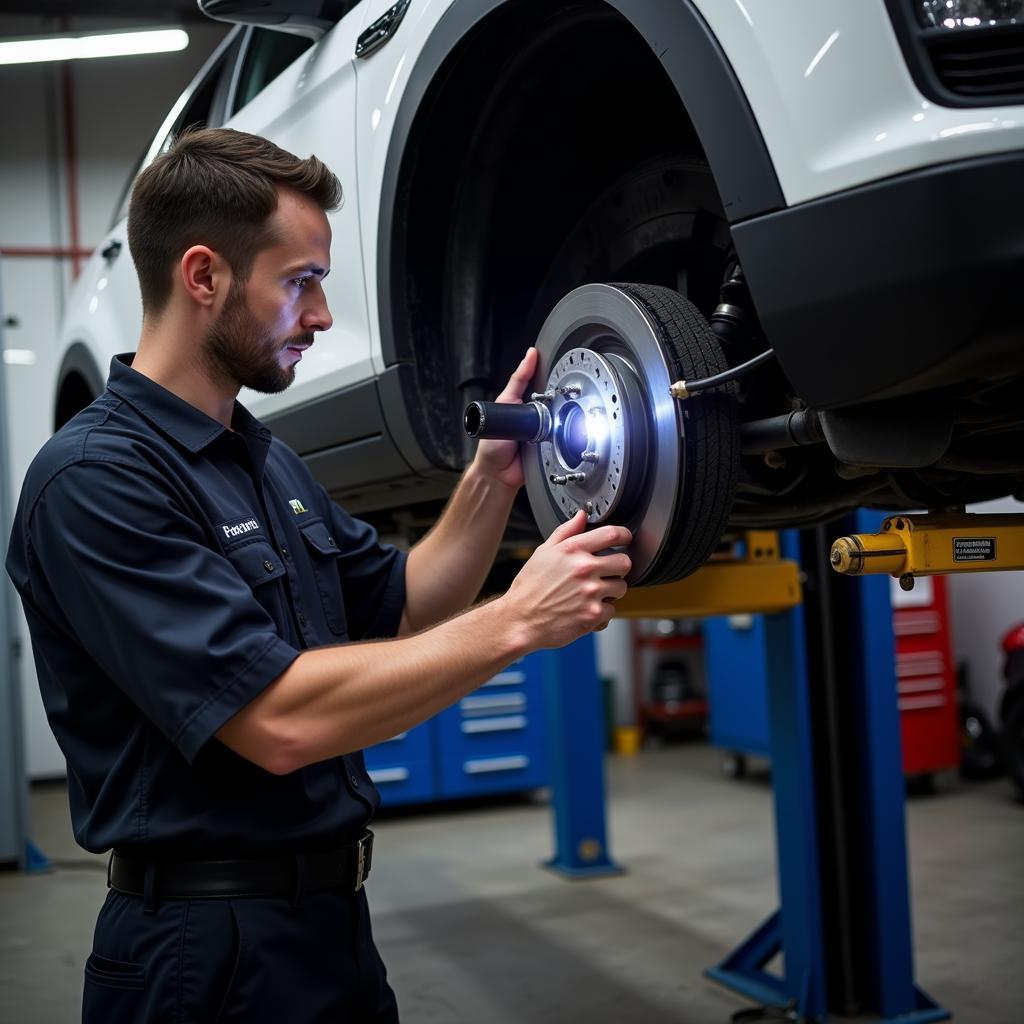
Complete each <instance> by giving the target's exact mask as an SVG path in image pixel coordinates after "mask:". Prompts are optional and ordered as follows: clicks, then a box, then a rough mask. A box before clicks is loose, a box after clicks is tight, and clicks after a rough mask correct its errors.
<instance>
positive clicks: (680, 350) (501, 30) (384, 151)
mask: <svg viewBox="0 0 1024 1024" xmlns="http://www.w3.org/2000/svg"><path fill="white" fill-rule="evenodd" d="M200 6H201V7H202V8H203V9H204V10H205V11H206V12H207V13H208V14H210V15H211V16H214V17H219V18H222V19H224V20H228V21H234V22H237V23H238V24H239V27H238V28H237V29H236V30H234V31H233V32H232V33H231V34H230V35H229V36H228V37H227V39H226V40H225V41H224V43H223V45H222V46H221V47H220V48H219V50H218V51H217V52H216V53H215V54H214V55H213V57H212V58H211V59H210V61H209V62H208V64H207V65H206V66H205V67H204V68H203V69H202V71H201V72H200V74H199V75H198V76H197V78H196V80H195V81H194V82H193V83H192V85H191V86H190V87H189V88H188V90H186V92H185V94H184V95H183V96H182V98H181V99H180V100H179V102H178V103H177V104H176V105H175V107H174V109H173V110H172V111H171V113H170V114H169V115H168V118H167V120H166V122H165V123H164V125H163V126H162V127H161V129H160V131H159V132H158V133H157V135H156V137H155V139H154V141H153V144H152V146H151V147H150V149H149V152H148V155H147V159H151V158H152V157H153V156H154V155H155V154H156V153H158V152H159V151H160V150H161V148H162V147H163V146H164V145H165V144H166V143H167V140H168V138H169V137H170V136H171V135H172V134H173V133H174V132H175V131H176V130H178V129H180V128H182V127H184V126H186V125H191V124H195V123H206V124H209V125H220V124H226V125H229V126H231V127H237V128H239V129H244V130H246V131H251V132H256V133H259V134H262V135H266V136H268V137H269V138H271V139H273V140H274V141H275V142H277V143H279V144H280V145H282V146H283V147H285V148H286V149H289V150H291V151H293V152H295V153H297V154H299V155H306V154H308V153H310V152H315V153H316V154H317V155H318V156H319V157H320V158H321V159H323V160H324V161H325V162H326V163H327V164H328V165H329V166H330V167H331V168H332V169H333V170H334V171H335V172H336V173H337V174H338V176H339V177H340V178H341V180H342V183H343V186H344V187H345V189H346V194H347V199H346V202H345V204H344V206H343V207H342V209H341V210H340V211H338V212H337V213H336V214H334V215H332V226H333V229H334V246H333V268H334V272H333V273H332V274H331V276H330V278H329V279H328V281H327V282H326V285H325V287H326V291H327V294H328V299H329V301H330V305H331V309H332V312H333V314H334V329H333V331H332V332H331V334H329V335H328V336H327V337H326V338H325V339H324V340H323V341H322V342H321V343H320V344H318V345H316V346H315V347H314V348H313V349H312V350H311V351H310V352H309V353H308V354H307V357H306V358H305V359H304V360H303V363H302V367H301V369H300V371H299V376H298V379H297V381H296V383H295V384H294V385H293V386H292V387H291V388H290V389H289V390H288V391H286V392H283V393H282V394H279V395H274V396H255V395H247V396H244V398H245V400H246V402H247V404H248V405H249V406H250V407H251V408H252V409H253V411H254V412H255V413H256V414H257V415H259V416H260V417H261V418H262V419H263V420H264V421H265V422H267V423H268V425H269V426H270V427H271V428H272V429H273V430H274V431H275V433H277V434H278V435H279V436H280V437H282V438H283V439H284V440H285V441H287V442H288V443H289V444H290V445H291V446H292V447H293V448H295V449H296V450H297V451H298V452H299V453H300V454H302V455H303V456H304V457H305V458H306V459H307V460H308V463H309V465H310V467H311V468H312V470H313V471H314V473H315V474H316V475H317V476H318V477H319V478H320V479H321V480H322V481H323V483H324V484H325V485H326V486H327V488H328V489H329V490H330V491H331V493H332V494H333V495H334V496H336V497H337V498H338V499H339V500H341V501H342V502H343V503H344V504H345V505H346V507H348V508H349V509H350V510H352V511H354V512H357V513H359V514H361V515H363V516H364V517H366V518H369V519H372V520H375V521H376V522H377V523H378V524H379V525H381V526H382V527H383V528H384V529H385V530H386V531H387V532H388V533H395V532H399V533H405V534H406V535H408V536H410V537H414V536H415V535H416V534H417V532H418V531H421V530H423V529H425V528H426V527H428V526H429V525H430V524H431V523H432V522H433V520H434V517H435V515H436V511H437V502H438V501H439V500H441V499H443V498H444V496H445V495H446V494H447V492H448V491H449V489H450V487H451V485H452V483H453V481H454V479H455V478H456V475H457V473H458V471H459V469H460V468H461V467H462V466H463V465H464V463H465V461H466V459H467V455H468V453H469V451H470V450H471V449H470V445H471V441H470V440H469V438H468V437H467V436H466V430H465V428H464V424H463V409H464V408H465V407H466V405H467V403H469V402H471V401H473V400H479V399H488V398H490V397H492V396H493V394H494V393H495V392H496V391H497V390H499V387H500V386H501V384H502V383H503V381H504V380H505V379H506V377H507V375H508V373H509V371H510V369H511V367H512V366H514V364H515V363H516V361H517V360H518V359H519V357H520V356H521V354H522V352H523V350H524V348H525V346H526V345H528V344H531V343H534V342H538V340H539V345H540V348H541V354H542V366H541V370H540V372H539V373H538V376H537V379H536V381H535V387H536V390H537V392H538V394H541V393H545V392H546V393H547V396H546V398H543V399H538V401H539V402H541V403H547V406H548V407H549V409H550V411H551V412H552V414H553V421H552V422H553V424H554V433H552V434H551V435H550V436H547V437H546V438H545V439H539V443H537V444H535V445H532V446H527V450H526V455H527V460H528V474H529V482H528V485H527V491H528V492H529V493H528V498H529V503H530V508H529V509H528V508H527V506H526V504H525V502H524V503H523V506H522V508H521V509H520V512H519V515H518V516H517V518H516V523H515V524H514V526H513V530H512V533H511V534H510V536H511V537H512V538H513V542H515V538H516V537H520V538H521V537H523V536H524V535H526V534H528V533H529V532H530V531H531V530H533V529H534V526H533V522H532V520H536V522H537V523H538V524H539V525H540V527H541V530H542V531H544V532H546V531H548V530H549V529H550V528H552V526H553V525H554V523H556V522H557V521H559V519H560V518H563V517H564V516H565V515H567V514H568V513H569V512H570V511H571V510H573V509H574V508H576V507H579V506H585V507H586V508H587V509H588V512H589V513H590V515H591V519H592V520H593V521H601V520H602V519H613V520H615V521H617V522H622V523H625V524H626V525H630V526H632V527H633V529H634V530H635V532H636V535H637V541H636V551H635V552H634V554H635V561H636V563H637V568H636V570H635V573H634V581H635V582H644V583H653V582H660V581H665V580H668V579H672V578H676V577H679V576H681V575H684V574H685V573H687V572H689V571H692V570H693V569H694V568H695V567H696V566H697V565H699V564H700V563H701V562H702V561H703V560H704V559H705V558H706V557H707V555H708V554H709V553H710V551H712V550H713V549H714V547H715V545H716V544H718V542H719V540H720V538H721V536H722V535H723V533H725V532H726V531H729V530H733V529H738V528H743V527H777V526H791V525H801V524H805V523H810V522H812V521H816V520H821V519H823V518H827V517H831V516H834V515H835V514H837V513H839V512H841V511H844V510H847V509H850V508H853V507H856V506H859V505H869V506H876V507H880V508H892V509H897V508H922V507H924V508H949V507H954V506H960V505H963V504H964V503H966V502H972V501H978V500H983V499H987V498H993V497H998V496H1002V495H1005V494H1008V493H1018V494H1020V493H1021V491H1022V490H1024V487H1022V484H1024V445H1022V439H1024V438H1022V432H1024V407H1022V405H1021V401H1020V385H1021V381H1022V377H1024V345H1022V342H1021V324H1022V320H1024V314H1022V313H1021V307H1020V306H1019V305H1018V296H1019V294H1020V285H1019V280H1020V273H1021V265H1022V261H1024V202H1022V200H1021V188H1020V183H1021V181H1022V172H1024V154H1022V152H1021V146H1022V143H1024V0H398V2H397V3H392V2H390V0H259V2H257V0H200ZM619 282H622V283H619ZM139 325H140V303H139V297H138V290H137V285H136V281H135V274H134V270H133V268H132V265H131V261H130V259H129V257H128V253H127V247H126V244H125V221H124V210H123V209H122V210H121V211H120V212H119V213H118V216H117V220H116V223H115V224H114V227H113V228H112V230H111V232H110V235H109V237H108V238H106V239H105V240H104V242H103V243H102V244H101V245H100V246H99V247H98V249H97V252H96V254H95V255H94V256H93V258H92V260H91V262H90V263H89V265H88V266H87V268H86V270H85V272H84V273H83V274H82V276H81V279H80V281H79V283H78V286H77V290H76V292H75V295H74V297H73V300H72V302H71V304H70V306H69V310H68V313H67V316H66V318H65V321H64V324H63V328H62V336H61V351H62V353H63V356H62V359H61V360H60V371H59V375H58V378H57V380H56V381H55V383H54V394H53V399H54V423H55V426H59V425H61V424H62V423H63V422H65V421H66V420H67V419H68V418H69V417H70V416H71V415H73V414H74V413H75V412H76V411H78V409H80V408H81V407H82V406H83V405H84V404H86V403H87V402H89V401H91V400H92V399H93V398H94V397H96V395H97V394H99V392H100V391H101V389H102V384H103V380H104V378H105V376H106V370H107V366H108V364H109V361H110V357H111V356H112V355H113V354H114V353H117V352H121V351H126V350H130V349H132V348H133V347H134V345H135V343H136V339H137V336H138V331H139ZM769 347H770V348H772V349H773V350H774V354H775V358H774V360H769V361H767V362H762V363H760V364H758V365H757V366H756V367H755V368H754V369H752V370H751V371H750V372H749V373H745V374H744V375H742V376H741V377H740V378H739V379H738V380H736V381H734V382H731V383H729V384H728V385H726V386H724V387H718V388H713V389H709V390H703V391H698V393H696V394H695V395H694V396H693V397H691V398H687V399H685V400H682V401H679V400H677V399H674V398H671V397H670V396H669V394H668V385H669V384H670V383H672V382H673V381H674V380H675V379H677V378H685V379H692V378H694V377H697V378H700V377H705V376H707V375H709V374H711V375H713V374H715V373H717V372H720V371H722V370H724V369H725V368H726V367H733V366H737V365H740V364H743V363H745V362H747V361H749V360H750V359H751V357H753V356H755V355H757V354H758V353H759V352H762V351H763V350H765V349H767V348H769ZM602 373H603V375H604V376H603V377H602ZM571 424H575V427H572V429H570V427H571ZM592 424H597V425H598V426H597V427H595V429H593V430H591V429H590V425H592ZM598 427H599V428H600V429H598ZM577 428H578V429H577ZM559 429H561V430H563V435H560V436H558V435H557V431H558V430H559ZM572 430H576V434H577V435H578V436H576V438H575V440H574V439H573V437H570V436H569V434H570V433H572ZM531 510H532V513H533V515H532V517H531V515H530V511H531Z"/></svg>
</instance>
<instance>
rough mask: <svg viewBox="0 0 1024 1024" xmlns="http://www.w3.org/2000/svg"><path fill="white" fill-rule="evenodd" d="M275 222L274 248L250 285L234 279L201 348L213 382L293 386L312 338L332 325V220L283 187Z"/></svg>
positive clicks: (257, 265)
mask: <svg viewBox="0 0 1024 1024" xmlns="http://www.w3.org/2000/svg"><path fill="white" fill-rule="evenodd" d="M271 223H272V225H273V227H274V230H275V233H276V240H275V242H274V243H273V244H272V245H270V246H269V247H267V248H265V249H262V250H261V251H260V252H259V253H258V254H257V256H256V258H255V260H254V261H253V266H252V271H251V273H250V275H249V278H248V280H246V281H244V282H243V281H240V280H239V279H238V278H235V279H234V280H233V282H232V285H231V291H230V293H229V294H228V296H227V298H226V299H225V301H224V306H223V307H222V309H221V312H220V315H219V316H218V317H217V319H216V320H215V321H214V322H213V324H212V325H211V326H210V328H209V330H208V331H207V335H206V338H205V340H204V343H203V349H202V352H203V358H204V360H205V362H206V364H207V366H208V367H209V369H210V370H211V372H212V373H213V375H214V376H215V378H217V379H220V380H223V381H225V382H227V383H230V384H232V385H234V384H237V385H238V386H240V387H247V388H251V389H252V390H253V391H260V392H263V393H264V394H276V393H277V392H278V391H284V389H285V388H287V387H288V386H289V385H290V384H291V383H292V381H293V380H294V379H295V366H296V364H297V363H298V362H299V360H300V359H301V358H302V353H303V351H305V350H306V349H307V348H309V346H310V345H312V344H313V334H314V332H315V331H326V330H328V329H329V328H330V326H331V323H332V322H333V321H332V319H331V314H330V311H329V310H328V308H327V300H326V298H325V297H324V292H323V287H322V285H321V282H322V281H323V279H324V277H326V276H327V273H328V271H329V268H330V252H331V229H330V225H329V224H328V222H327V217H326V215H325V214H324V212H323V211H322V210H321V209H320V208H319V207H318V206H317V205H316V204H315V203H313V202H312V201H311V200H309V199H307V198H305V197H304V196H301V195H299V194H298V193H295V192H292V191H291V190H289V189H282V190H281V192H280V197H279V199H278V206H277V210H276V211H275V213H274V214H273V216H272V218H271Z"/></svg>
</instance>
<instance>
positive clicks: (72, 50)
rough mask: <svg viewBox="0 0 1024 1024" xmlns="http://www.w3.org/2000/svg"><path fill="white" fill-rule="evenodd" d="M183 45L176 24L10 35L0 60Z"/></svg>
mask: <svg viewBox="0 0 1024 1024" xmlns="http://www.w3.org/2000/svg"><path fill="white" fill-rule="evenodd" d="M186 46H188V33H187V32H185V31H184V29H180V28H170V29H153V30H145V31H141V32H103V33H100V32H91V33H86V34H83V35H79V36H43V37H42V38H35V39H11V40H9V41H8V42H0V64H32V63H35V62H37V61H44V60H85V59H87V58H90V57H125V56H128V55H130V54H136V53H170V52H172V51H174V50H184V49H185V47H186Z"/></svg>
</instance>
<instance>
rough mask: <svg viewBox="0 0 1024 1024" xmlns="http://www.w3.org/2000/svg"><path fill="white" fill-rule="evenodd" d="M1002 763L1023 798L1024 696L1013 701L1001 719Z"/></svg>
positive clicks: (1018, 793)
mask: <svg viewBox="0 0 1024 1024" xmlns="http://www.w3.org/2000/svg"><path fill="white" fill-rule="evenodd" d="M1002 744H1003V765H1004V766H1005V768H1006V774H1007V775H1009V776H1010V778H1011V779H1012V780H1013V784H1014V785H1015V786H1016V787H1017V795H1018V797H1019V798H1020V799H1021V800H1024V698H1022V699H1020V700H1017V701H1014V703H1013V704H1012V705H1010V707H1009V708H1008V709H1007V712H1006V716H1005V717H1004V719H1003V736H1002Z"/></svg>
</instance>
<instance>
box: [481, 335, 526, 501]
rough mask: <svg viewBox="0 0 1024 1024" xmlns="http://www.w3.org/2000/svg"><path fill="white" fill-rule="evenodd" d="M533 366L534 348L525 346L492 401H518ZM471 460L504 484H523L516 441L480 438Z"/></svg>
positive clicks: (483, 471)
mask: <svg viewBox="0 0 1024 1024" xmlns="http://www.w3.org/2000/svg"><path fill="white" fill-rule="evenodd" d="M536 369H537V350H536V349H535V348H532V347H531V348H528V349H527V350H526V355H525V356H523V359H522V361H521V362H520V364H519V365H518V366H517V367H516V369H515V372H514V373H513V374H512V376H511V377H510V378H509V381H508V384H506V385H505V390H504V391H502V393H501V394H500V395H498V397H497V398H496V399H495V401H496V402H506V403H508V404H510V405H519V404H521V403H522V401H523V395H524V394H525V393H526V390H527V388H529V386H530V381H531V380H532V379H533V375H534V373H535V372H536ZM473 461H474V464H475V465H476V468H477V469H478V470H480V471H481V472H482V473H484V474H485V475H486V476H489V477H490V478H491V479H493V480H497V481H498V482H499V483H502V484H504V485H505V486H506V487H512V488H516V489H518V488H520V487H522V486H523V481H524V476H523V463H522V460H521V459H520V458H519V442H518V441H499V440H495V439H494V438H484V439H483V440H481V441H480V442H479V445H478V446H477V450H476V458H475V459H474V460H473Z"/></svg>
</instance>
